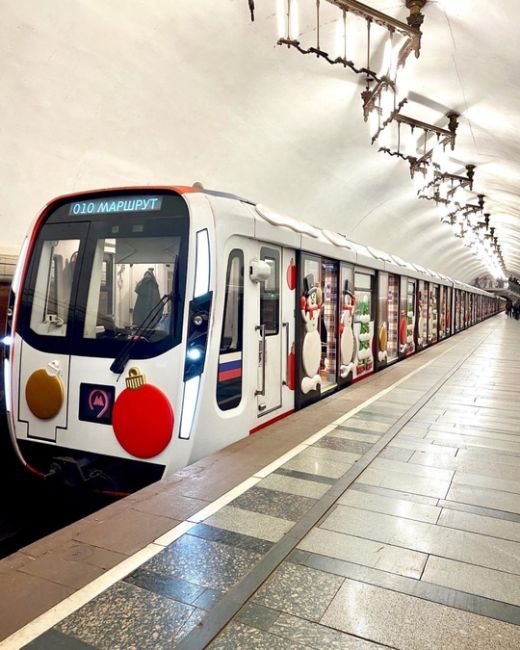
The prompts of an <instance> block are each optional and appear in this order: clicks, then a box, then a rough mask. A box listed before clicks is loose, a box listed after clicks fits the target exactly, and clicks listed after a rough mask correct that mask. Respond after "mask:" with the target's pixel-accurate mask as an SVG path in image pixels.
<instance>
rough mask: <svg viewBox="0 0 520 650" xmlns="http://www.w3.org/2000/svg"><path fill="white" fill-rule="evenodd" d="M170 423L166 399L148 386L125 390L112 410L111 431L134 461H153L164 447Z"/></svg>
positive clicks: (169, 411)
mask: <svg viewBox="0 0 520 650" xmlns="http://www.w3.org/2000/svg"><path fill="white" fill-rule="evenodd" d="M173 421H174V417H173V409H172V407H171V404H170V402H169V401H168V398H167V397H166V395H165V394H164V393H163V392H162V391H161V390H159V388H157V387H156V386H152V385H151V384H144V385H143V386H140V387H139V388H136V389H129V388H125V390H124V391H123V392H122V393H121V394H120V395H119V396H118V398H117V399H116V401H115V404H114V408H113V410H112V427H113V429H114V433H115V434H116V438H117V440H118V442H119V444H120V445H121V447H123V449H124V450H125V451H127V452H128V453H129V454H131V455H132V456H137V458H152V457H153V456H157V454H160V453H161V451H163V450H164V449H165V448H166V447H167V445H168V443H169V442H170V440H171V438H172V433H173Z"/></svg>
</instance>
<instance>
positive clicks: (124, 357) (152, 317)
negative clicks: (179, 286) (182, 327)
mask: <svg viewBox="0 0 520 650" xmlns="http://www.w3.org/2000/svg"><path fill="white" fill-rule="evenodd" d="M174 297H175V293H174V291H172V292H171V293H166V294H164V296H163V297H162V298H161V299H160V300H159V302H158V303H157V304H155V305H154V306H153V307H152V308H151V309H150V311H149V313H148V316H147V317H146V318H145V319H144V320H143V322H142V323H141V324H140V325H139V327H138V328H137V329H136V330H135V332H134V333H133V334H132V335H131V337H130V339H129V340H128V342H127V343H126V344H125V345H124V346H123V348H122V349H121V351H120V352H119V354H118V355H117V357H116V358H115V359H114V360H113V361H112V364H111V366H110V370H111V371H112V372H115V373H116V375H121V374H122V372H123V371H124V369H125V366H126V364H127V363H128V360H129V359H130V354H131V352H132V348H133V347H134V345H135V344H136V343H137V341H139V340H140V338H141V334H142V333H143V332H144V331H145V330H147V329H148V328H149V327H150V326H151V324H152V323H155V322H156V321H157V320H159V319H158V317H160V315H161V314H162V312H163V309H164V307H165V306H166V305H167V304H168V303H169V302H170V301H173V299H174Z"/></svg>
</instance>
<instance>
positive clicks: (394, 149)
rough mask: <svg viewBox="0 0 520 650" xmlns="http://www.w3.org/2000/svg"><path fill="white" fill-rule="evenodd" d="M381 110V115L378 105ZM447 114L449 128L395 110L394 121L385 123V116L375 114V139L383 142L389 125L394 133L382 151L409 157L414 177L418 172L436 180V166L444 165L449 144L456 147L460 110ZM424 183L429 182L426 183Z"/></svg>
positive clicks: (405, 158)
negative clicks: (383, 136) (377, 117)
mask: <svg viewBox="0 0 520 650" xmlns="http://www.w3.org/2000/svg"><path fill="white" fill-rule="evenodd" d="M377 112H378V114H379V115H381V113H382V108H381V107H378V110H377ZM446 117H447V118H448V128H442V127H440V126H437V125H435V124H428V123H427V122H423V121H421V120H417V119H415V118H413V117H409V116H407V115H402V114H400V113H398V114H394V115H393V117H392V119H391V123H390V121H389V122H388V123H387V124H382V123H381V120H379V121H378V122H376V120H375V118H373V119H374V125H375V126H377V128H375V130H374V132H373V134H372V143H374V142H375V141H376V140H379V143H380V145H381V141H380V136H381V134H382V133H383V132H384V131H385V130H386V129H389V130H390V131H391V137H389V138H387V141H389V142H390V144H389V145H387V146H380V147H379V151H382V152H384V153H387V154H389V155H390V156H397V157H399V158H402V159H403V160H407V161H408V163H409V165H410V175H411V177H412V178H414V177H415V175H416V174H420V175H422V176H424V177H425V178H426V177H428V178H429V180H428V182H430V181H431V180H433V175H434V171H435V166H436V167H438V168H440V166H439V161H440V157H441V156H442V157H443V158H444V156H445V151H446V148H447V147H449V148H450V149H451V150H453V149H454V148H455V138H456V134H457V127H458V125H459V122H458V117H459V114H458V113H455V112H454V111H452V112H450V113H448V114H447V116H446ZM434 159H435V160H437V163H435V162H434ZM441 164H444V162H442V163H441ZM424 185H425V183H423V186H424Z"/></svg>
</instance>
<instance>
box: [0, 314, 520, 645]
mask: <svg viewBox="0 0 520 650" xmlns="http://www.w3.org/2000/svg"><path fill="white" fill-rule="evenodd" d="M519 418H520V323H519V322H517V321H514V320H506V318H505V316H504V315H503V314H501V315H499V316H496V317H494V318H491V319H489V320H487V321H485V322H483V323H481V324H479V325H477V326H475V327H472V328H471V329H469V330H467V331H465V332H462V333H460V334H457V335H456V336H455V337H453V338H450V339H448V340H446V341H443V342H441V343H439V344H437V345H435V346H433V347H431V348H428V349H427V350H425V351H423V352H421V353H419V354H417V355H415V356H413V357H410V358H409V359H407V360H405V361H403V362H401V363H399V364H397V365H394V366H392V367H390V368H388V369H386V370H384V371H382V372H380V373H377V374H376V375H374V376H372V377H370V378H368V379H366V380H364V381H363V382H360V383H358V384H355V385H353V386H351V387H350V388H348V389H346V390H344V391H341V392H339V393H337V394H335V395H332V396H330V397H329V398H327V399H325V400H323V401H321V402H320V403H318V404H315V405H314V406H312V407H308V408H306V409H304V410H302V411H299V412H297V413H295V414H293V415H292V416H290V417H289V418H286V419H285V420H282V421H279V422H277V423H275V424H273V425H272V426H270V427H268V428H266V429H264V430H262V431H259V432H257V433H256V434H254V435H253V436H251V437H249V438H248V439H246V440H242V441H240V442H239V443H236V444H235V445H232V446H231V447H228V448H227V449H225V450H223V451H221V452H219V453H217V454H213V455H212V456H209V457H207V458H205V459H203V460H201V461H199V462H197V463H195V464H194V465H192V466H190V467H188V468H186V469H184V470H182V471H180V472H178V473H177V474H175V475H174V476H172V477H171V478H169V479H168V480H166V481H164V482H160V483H156V484H153V485H151V486H149V487H147V488H145V489H144V490H142V491H140V492H138V493H136V494H134V495H132V496H130V497H128V498H126V499H124V500H122V501H120V502H118V503H115V504H112V505H111V506H109V507H108V508H105V509H104V510H101V511H99V512H97V513H95V514H94V515H91V516H89V517H87V518H86V519H83V520H81V521H79V522H77V523H76V524H73V525H71V526H69V527H67V528H65V529H63V530H61V531H59V532H57V533H54V534H53V535H50V536H48V537H47V538H44V539H42V540H40V541H39V542H36V543H34V544H32V545H30V546H28V547H26V548H24V549H22V550H21V551H19V552H17V553H15V554H14V555H12V556H10V557H8V558H6V559H5V560H3V561H1V562H0V638H2V639H3V641H2V642H1V643H0V648H22V647H27V648H31V649H33V650H34V649H38V650H41V649H51V648H52V649H53V650H56V649H61V648H71V649H78V650H79V649H83V650H86V649H89V648H106V649H111V650H113V649H118V648H121V649H123V648H125V649H139V650H146V649H148V648H153V649H158V648H173V647H175V648H177V649H179V650H187V649H189V650H194V649H196V648H204V647H210V648H212V650H216V649H218V650H224V649H226V650H228V649H229V650H230V649H237V648H241V649H254V650H263V649H264V648H265V649H269V650H279V649H282V648H283V649H297V648H319V649H322V648H325V647H327V648H329V649H330V650H336V649H338V650H339V649H341V650H343V649H347V650H379V649H381V648H396V649H399V650H437V649H438V650H441V649H442V650H458V649H460V650H462V649H464V650H469V649H471V650H494V649H500V650H509V649H511V650H513V649H515V650H517V649H518V648H520V423H519Z"/></svg>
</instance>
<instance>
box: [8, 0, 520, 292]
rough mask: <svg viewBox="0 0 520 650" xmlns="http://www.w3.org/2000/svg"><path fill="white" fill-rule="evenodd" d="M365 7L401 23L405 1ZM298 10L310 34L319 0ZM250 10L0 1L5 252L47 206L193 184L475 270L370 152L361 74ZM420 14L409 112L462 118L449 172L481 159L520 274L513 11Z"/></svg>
mask: <svg viewBox="0 0 520 650" xmlns="http://www.w3.org/2000/svg"><path fill="white" fill-rule="evenodd" d="M365 1H366V4H370V5H371V6H373V7H375V8H377V9H379V10H381V11H383V12H385V13H387V14H390V15H392V16H394V17H396V18H399V19H401V20H405V19H406V16H407V15H408V12H407V10H406V8H405V6H404V0H365ZM299 4H300V7H301V11H302V14H301V18H300V26H299V30H300V33H301V35H302V37H307V36H312V31H313V30H314V29H315V18H314V13H313V12H314V7H315V0H299ZM322 4H325V1H324V0H322ZM255 5H256V12H255V22H254V23H252V22H251V21H250V16H249V8H248V2H247V0H220V1H219V2H218V3H215V2H209V1H208V0H175V1H173V2H172V0H154V2H149V0H111V1H110V2H103V3H96V2H91V1H89V0H69V2H67V3H63V2H62V0H46V1H45V2H41V3H35V2H34V0H4V1H3V3H2V21H1V23H0V57H1V60H2V67H1V72H0V91H1V92H0V113H1V118H2V119H1V122H0V152H1V155H0V179H1V180H2V183H1V186H0V192H1V195H0V196H1V200H0V225H1V227H2V236H1V239H0V249H2V250H1V251H0V252H5V251H6V250H7V249H15V248H16V247H18V246H19V245H20V243H21V240H22V237H23V234H24V232H25V230H26V229H27V227H28V226H29V224H30V222H31V221H32V219H33V218H34V217H35V215H36V212H37V211H38V210H39V209H40V208H41V206H42V204H43V203H45V202H46V201H47V200H49V199H50V198H52V197H53V196H56V195H59V194H63V193H66V192H69V191H79V190H83V189H91V188H95V187H108V186H119V185H129V184H155V183H160V184H163V183H171V184H191V183H193V182H194V181H201V182H202V183H203V184H204V186H205V187H208V188H213V189H221V190H225V191H229V192H234V193H236V194H239V195H243V196H246V197H248V198H251V199H253V200H256V201H258V202H262V203H264V204H267V205H269V206H270V207H272V208H273V209H275V210H278V211H280V212H285V213H287V214H290V215H292V216H294V217H297V218H300V219H303V220H305V221H308V222H310V223H313V224H315V225H319V226H322V227H327V228H329V229H333V230H337V231H339V232H342V233H344V234H346V235H347V236H348V237H350V238H352V239H355V240H358V241H360V242H363V243H366V244H371V245H373V246H376V247H379V248H381V249H384V250H386V251H388V252H391V253H395V254H398V255H400V256H401V257H404V258H405V259H408V260H410V261H414V262H418V263H421V264H423V265H424V266H427V267H430V268H433V269H436V270H438V271H441V272H444V273H447V274H449V275H452V276H453V277H457V278H460V279H462V280H466V281H469V280H471V279H473V278H474V277H475V276H477V275H479V274H483V273H485V268H484V266H483V265H482V263H481V262H480V261H479V260H478V259H477V258H476V257H475V256H474V255H473V253H472V252H471V251H470V250H468V249H467V248H466V247H464V246H463V244H462V243H461V241H460V240H459V239H456V238H455V237H454V236H453V234H452V230H451V228H450V227H449V226H446V225H445V224H442V223H441V222H440V219H439V214H438V212H437V210H436V209H435V205H434V204H433V203H432V202H430V201H425V200H420V199H418V198H417V197H416V194H415V190H414V186H413V183H412V181H411V179H410V173H409V168H408V165H407V164H406V163H405V162H404V161H402V160H397V159H395V158H392V157H390V156H388V155H385V154H383V153H379V152H378V151H377V146H371V145H370V135H369V129H368V126H367V124H366V123H365V122H364V121H363V115H362V101H361V98H360V92H361V90H362V86H363V79H361V78H360V76H359V75H356V74H354V73H353V72H352V71H350V70H349V69H346V70H345V69H343V67H339V66H331V65H329V64H327V63H326V62H325V61H323V60H318V59H317V58H316V57H311V56H302V55H301V54H299V53H297V52H296V51H294V50H288V49H287V48H284V47H280V46H277V45H276V39H277V30H276V15H275V0H255ZM424 15H425V19H424V23H423V27H422V31H423V39H422V48H421V56H420V58H419V59H418V60H417V61H416V63H415V66H414V72H413V78H412V82H411V93H410V104H409V106H408V107H407V113H409V114H413V115H415V116H416V117H418V118H419V119H425V120H427V121H428V122H432V123H434V124H439V125H445V117H444V116H445V114H446V113H447V112H448V111H450V110H454V111H457V112H458V113H460V115H461V117H460V118H459V119H460V125H459V128H458V131H457V140H456V146H455V150H454V151H453V152H450V161H451V165H452V166H453V169H454V170H456V169H460V170H462V169H463V168H464V165H465V164H467V163H472V164H475V165H476V166H477V167H476V174H475V182H474V187H475V190H476V191H478V192H479V193H482V194H485V195H486V209H487V210H488V211H489V212H490V213H491V223H492V225H494V226H496V234H497V235H498V238H499V241H500V243H501V244H502V250H503V254H504V260H505V263H506V267H507V269H508V271H509V272H513V273H516V274H520V251H519V242H520V200H519V189H518V179H519V171H520V141H519V134H520V121H519V117H518V106H520V72H519V70H520V69H519V66H518V63H517V60H518V47H517V45H516V43H517V34H516V31H517V27H516V19H517V18H520V5H519V3H518V1H517V0H500V2H489V1H488V0H442V1H441V0H439V1H437V2H435V1H434V0H430V1H429V2H428V3H427V5H426V7H425V8H424ZM330 27H331V25H330V24H324V25H323V29H324V34H326V32H327V29H329V28H330ZM381 38H382V37H381ZM375 47H376V51H377V48H378V47H379V50H381V49H382V46H381V45H380V44H378V43H377V42H375Z"/></svg>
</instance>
